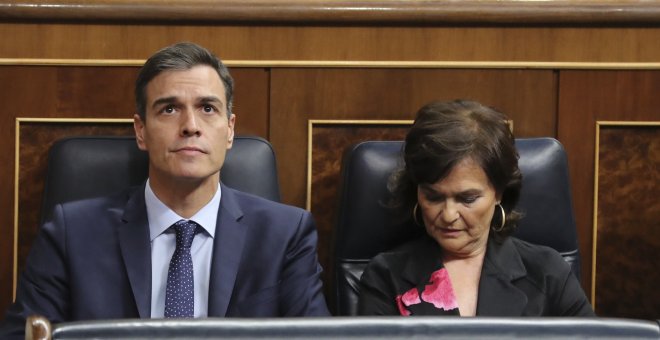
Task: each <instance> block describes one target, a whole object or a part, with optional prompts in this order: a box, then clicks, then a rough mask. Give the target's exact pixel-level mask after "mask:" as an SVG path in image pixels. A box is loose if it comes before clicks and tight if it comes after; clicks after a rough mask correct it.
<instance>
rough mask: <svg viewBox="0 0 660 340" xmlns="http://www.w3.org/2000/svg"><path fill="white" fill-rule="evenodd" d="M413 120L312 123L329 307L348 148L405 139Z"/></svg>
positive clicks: (316, 209) (314, 201)
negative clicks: (362, 143)
mask: <svg viewBox="0 0 660 340" xmlns="http://www.w3.org/2000/svg"><path fill="white" fill-rule="evenodd" d="M409 129H410V124H387V123H380V124H378V123H358V122H355V123H353V124H349V123H335V124H332V123H317V124H313V125H312V131H311V133H310V135H311V141H310V146H311V154H312V160H311V162H312V164H311V167H310V170H311V171H310V172H311V173H308V176H311V188H310V192H311V193H312V197H311V201H310V207H308V208H309V209H310V211H311V212H312V215H314V219H315V220H316V229H317V230H318V233H319V243H318V253H319V262H320V263H321V265H322V266H323V269H324V270H323V280H324V282H325V286H324V288H325V296H326V299H327V300H328V304H329V307H330V308H332V307H334V306H335V302H334V293H333V292H334V291H335V290H334V282H333V279H332V278H333V277H334V249H335V248H334V230H335V226H336V225H337V216H338V211H337V207H338V206H339V195H340V192H339V190H340V189H339V188H341V176H340V172H341V165H342V156H343V153H344V151H345V150H346V149H347V148H348V147H350V146H351V145H353V144H356V143H359V142H362V141H366V140H403V139H404V138H405V136H406V133H407V132H408V130H409Z"/></svg>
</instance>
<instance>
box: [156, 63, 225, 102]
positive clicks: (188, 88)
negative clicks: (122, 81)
mask: <svg viewBox="0 0 660 340" xmlns="http://www.w3.org/2000/svg"><path fill="white" fill-rule="evenodd" d="M146 92H147V97H148V98H149V101H155V100H158V99H159V98H164V97H167V98H178V97H182V96H186V97H191V96H192V97H193V98H195V99H196V100H199V101H211V100H212V98H214V97H215V98H217V99H218V100H219V101H220V102H222V103H225V102H226V93H225V85H224V82H223V81H222V79H221V78H220V75H219V74H218V73H217V72H216V70H215V69H213V68H212V67H210V66H207V65H198V66H194V67H192V68H190V69H185V70H177V69H172V70H165V71H163V72H161V73H159V74H158V75H157V76H155V77H154V78H153V79H151V81H150V82H149V83H148V84H147V86H146Z"/></svg>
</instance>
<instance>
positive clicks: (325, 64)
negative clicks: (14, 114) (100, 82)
mask: <svg viewBox="0 0 660 340" xmlns="http://www.w3.org/2000/svg"><path fill="white" fill-rule="evenodd" d="M144 62H145V60H142V59H35V58H0V66H90V67H91V66H105V67H113V66H116V67H120V66H133V67H140V66H142V65H143V64H144ZM223 62H224V63H225V64H226V65H227V66H228V67H234V68H287V67H297V68H428V69H438V68H446V69H480V68H483V69H533V70H660V62H653V63H648V62H640V63H634V62H628V63H624V62H544V61H403V60H392V61H387V60H351V61H343V60H223Z"/></svg>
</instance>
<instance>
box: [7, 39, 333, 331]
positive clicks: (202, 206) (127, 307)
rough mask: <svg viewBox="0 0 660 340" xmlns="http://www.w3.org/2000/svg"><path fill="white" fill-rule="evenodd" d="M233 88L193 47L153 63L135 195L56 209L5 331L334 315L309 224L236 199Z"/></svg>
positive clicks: (145, 92)
mask: <svg viewBox="0 0 660 340" xmlns="http://www.w3.org/2000/svg"><path fill="white" fill-rule="evenodd" d="M232 91H233V81H232V78H231V76H230V75H229V72H228V70H227V69H226V67H225V66H224V65H223V64H222V62H221V61H220V60H219V59H218V58H217V57H215V56H214V55H213V54H211V53H210V52H209V51H207V50H206V49H204V48H202V47H200V46H198V45H195V44H191V43H179V44H176V45H172V46H170V47H167V48H165V49H163V50H161V51H159V52H157V53H156V54H154V55H153V56H152V57H151V58H149V59H148V60H147V62H146V63H145V65H144V66H143V68H142V69H141V71H140V74H139V75H138V78H137V81H136V88H135V96H136V104H137V111H138V114H136V115H135V116H134V127H135V134H136V138H137V143H138V146H139V148H140V149H142V150H145V151H147V152H148V153H149V179H148V180H147V182H146V183H145V184H144V185H142V186H141V187H139V188H132V189H129V190H128V191H126V192H122V193H120V194H117V195H114V196H110V197H102V198H96V199H90V200H83V201H78V202H72V203H66V204H62V205H58V206H57V207H56V208H55V211H54V213H53V218H52V219H51V220H50V221H48V222H46V223H45V224H44V225H43V227H42V230H41V232H40V235H39V236H38V237H37V239H36V240H35V243H34V246H33V249H32V251H31V254H30V256H29V257H28V261H27V265H26V268H25V271H24V272H23V274H22V276H21V279H20V281H19V286H18V290H17V296H16V301H15V303H14V304H13V305H12V306H11V308H10V309H9V311H8V312H7V315H6V320H5V325H4V326H3V327H2V328H3V329H2V331H0V335H2V333H3V332H12V331H13V332H15V333H14V334H18V333H22V330H23V328H24V323H25V318H26V317H27V316H29V315H32V314H40V315H43V316H45V317H47V318H48V319H49V320H51V322H55V323H57V322H64V321H74V320H84V319H116V318H138V317H139V318H162V317H205V316H235V317H273V316H304V315H315V316H323V315H328V310H327V307H326V304H325V301H324V298H323V295H322V287H321V281H320V273H321V267H320V265H319V264H318V260H317V257H316V241H317V236H316V230H315V226H314V223H313V220H312V218H311V215H310V214H309V213H308V212H306V211H304V210H302V209H299V208H294V207H290V206H285V205H282V204H278V203H275V202H271V201H268V200H265V199H261V198H257V197H255V196H252V195H248V194H244V193H241V192H238V191H235V190H233V189H230V188H228V187H226V186H224V185H223V184H221V183H220V168H221V167H222V164H223V162H224V159H225V155H226V152H227V150H228V149H230V148H231V146H232V142H233V138H234V126H235V122H236V116H234V115H233V114H232V112H231V107H232Z"/></svg>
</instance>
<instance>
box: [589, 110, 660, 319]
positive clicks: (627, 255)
mask: <svg viewBox="0 0 660 340" xmlns="http://www.w3.org/2000/svg"><path fill="white" fill-rule="evenodd" d="M599 127H600V128H599V130H600V133H599V144H598V145H597V148H598V155H599V158H598V159H599V161H598V164H597V167H596V168H597V170H598V175H597V176H598V197H597V198H598V200H597V202H598V204H597V206H596V209H597V223H596V225H595V227H596V228H597V237H596V239H595V242H597V244H596V258H595V259H594V261H595V269H594V270H595V285H594V287H595V288H594V289H595V302H594V304H595V307H596V313H597V314H598V315H599V316H609V317H625V318H635V319H649V320H653V319H656V318H657V317H658V315H660V290H658V289H657V284H658V282H660V264H658V256H659V255H660V228H659V227H660V200H658V193H660V122H656V124H655V126H644V125H641V126H608V125H600V126H599Z"/></svg>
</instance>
